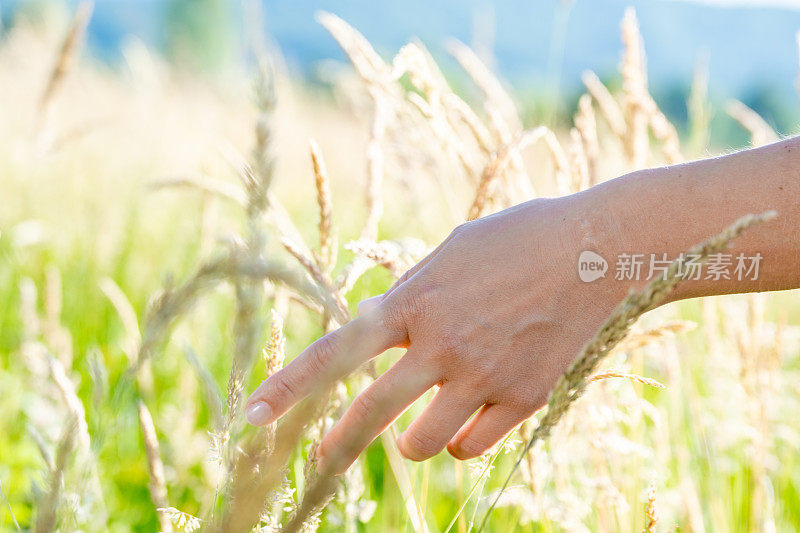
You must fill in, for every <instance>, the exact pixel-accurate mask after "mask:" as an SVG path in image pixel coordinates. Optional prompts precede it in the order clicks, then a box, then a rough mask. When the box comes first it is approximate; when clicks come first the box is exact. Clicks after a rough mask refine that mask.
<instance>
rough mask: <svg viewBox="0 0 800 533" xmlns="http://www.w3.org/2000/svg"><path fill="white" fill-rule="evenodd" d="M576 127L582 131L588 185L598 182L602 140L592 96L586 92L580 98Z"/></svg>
mask: <svg viewBox="0 0 800 533" xmlns="http://www.w3.org/2000/svg"><path fill="white" fill-rule="evenodd" d="M575 128H576V129H577V130H578V132H579V133H580V137H581V143H582V145H583V153H584V155H585V157H586V172H587V174H588V183H587V185H588V186H589V187H591V186H592V185H594V184H596V183H597V160H598V158H599V157H600V142H599V140H598V138H597V119H596V117H595V114H594V108H593V107H592V97H591V96H590V95H589V94H584V95H582V96H581V97H580V98H579V99H578V112H577V113H576V114H575Z"/></svg>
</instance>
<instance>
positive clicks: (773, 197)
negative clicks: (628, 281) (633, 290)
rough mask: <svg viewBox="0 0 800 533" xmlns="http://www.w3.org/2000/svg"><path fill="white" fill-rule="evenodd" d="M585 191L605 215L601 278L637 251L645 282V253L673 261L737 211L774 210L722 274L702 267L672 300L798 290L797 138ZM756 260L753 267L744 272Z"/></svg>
mask: <svg viewBox="0 0 800 533" xmlns="http://www.w3.org/2000/svg"><path fill="white" fill-rule="evenodd" d="M587 192H589V193H590V195H591V196H592V204H593V205H594V206H595V208H596V209H601V210H604V212H605V215H606V217H607V218H606V219H605V220H606V222H605V224H604V227H603V228H602V229H601V230H600V231H601V232H602V233H603V237H602V238H601V239H600V240H601V241H605V243H606V244H605V246H606V248H607V253H609V252H610V253H611V255H612V257H607V260H608V261H609V274H610V276H609V277H610V279H609V280H607V283H613V282H616V283H620V282H621V281H624V280H614V279H613V278H614V277H615V276H614V274H615V271H614V268H615V264H614V263H615V259H616V256H619V255H620V254H630V255H633V254H642V257H641V259H642V260H643V261H644V264H643V265H642V273H641V277H640V279H639V282H640V283H643V282H644V281H646V277H647V275H648V274H649V270H650V268H649V264H648V263H649V260H650V257H651V255H650V254H655V256H656V257H657V258H658V259H660V258H662V256H663V254H665V253H666V254H667V256H668V258H669V259H674V258H676V257H677V256H678V255H679V254H680V253H681V252H682V251H685V250H687V249H688V248H689V247H690V246H692V245H693V244H696V243H698V242H700V241H702V240H704V239H705V238H707V237H709V236H712V235H714V234H717V233H719V232H720V231H721V230H722V229H723V228H725V227H726V226H727V225H729V224H730V223H732V222H733V221H734V220H736V219H737V218H739V217H741V216H744V215H747V214H750V213H753V214H757V213H763V212H765V211H769V210H774V211H775V212H777V215H778V216H777V217H776V218H775V219H774V220H772V221H769V222H766V223H763V224H761V225H759V226H758V227H756V228H753V229H751V230H749V231H747V232H746V233H745V234H744V235H742V236H741V237H740V238H738V239H737V240H736V241H735V242H734V244H733V246H732V247H731V248H730V250H728V251H727V252H726V254H725V255H726V256H727V257H724V258H720V260H721V261H725V260H727V259H730V261H731V263H730V265H728V268H727V275H724V274H714V273H713V272H712V273H710V274H711V275H709V268H708V267H709V265H705V267H704V270H703V271H702V272H701V275H700V279H696V280H695V279H692V280H689V281H686V282H684V283H682V284H681V285H680V286H679V287H678V288H677V289H676V291H675V292H674V294H673V295H672V297H671V299H673V300H677V299H682V298H691V297H696V296H709V295H717V294H730V293H740V292H753V291H771V290H782V289H791V288H796V287H800V231H798V229H800V138H792V139H788V140H785V141H781V142H778V143H775V144H771V145H768V146H764V147H761V148H758V149H752V150H746V151H742V152H738V153H734V154H730V155H726V156H722V157H716V158H712V159H705V160H700V161H695V162H691V163H686V164H682V165H675V166H671V167H662V168H655V169H649V170H644V171H639V172H634V173H631V174H628V175H626V176H623V177H621V178H618V179H615V180H611V181H609V182H606V183H603V184H601V185H598V186H597V187H595V188H593V189H590V191H587ZM740 258H741V259H743V260H744V262H745V264H743V265H740V264H738V260H739V259H740ZM754 261H755V262H758V265H757V272H754V271H753V270H752V269H751V270H750V271H749V272H746V271H745V269H746V268H749V267H752V266H753V262H754ZM737 267H740V269H741V270H739V271H737V270H736V269H737ZM718 270H720V271H724V270H726V269H725V265H723V264H721V263H720V264H718ZM654 275H658V272H656V273H654ZM633 283H634V285H635V284H636V281H634V282H633Z"/></svg>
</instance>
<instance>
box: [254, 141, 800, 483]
mask: <svg viewBox="0 0 800 533" xmlns="http://www.w3.org/2000/svg"><path fill="white" fill-rule="evenodd" d="M767 210H775V211H777V213H778V216H777V218H776V219H774V220H772V221H770V222H767V223H764V224H762V225H760V226H758V227H756V228H755V229H752V230H750V231H748V232H747V233H746V234H745V235H743V236H742V237H741V238H739V239H738V240H737V241H736V242H735V243H734V246H733V247H732V248H731V249H730V251H729V253H731V254H733V255H737V254H739V253H744V254H745V255H747V256H752V255H754V254H756V253H759V254H761V256H762V259H761V263H760V268H759V273H758V278H757V279H756V280H750V279H745V280H743V281H738V280H736V279H735V277H733V276H731V278H732V279H729V280H725V279H721V280H713V279H712V280H705V279H701V280H697V281H686V282H684V283H683V284H681V285H680V286H679V288H678V289H677V290H676V291H674V293H673V294H672V295H671V300H673V301H674V300H679V299H683V298H692V297H697V296H710V295H718V294H730V293H739V292H753V291H772V290H782V289H790V288H797V287H800V267H799V266H798V264H799V263H800V231H798V229H800V138H796V139H788V140H785V141H781V142H779V143H775V144H772V145H769V146H766V147H762V148H758V149H752V150H746V151H743V152H739V153H735V154H731V155H727V156H724V157H718V158H713V159H707V160H701V161H696V162H692V163H686V164H682V165H676V166H672V167H663V168H656V169H650V170H644V171H638V172H634V173H631V174H628V175H626V176H623V177H621V178H618V179H615V180H611V181H608V182H605V183H603V184H600V185H597V186H595V187H592V188H591V189H588V190H586V191H583V192H581V193H578V194H573V195H570V196H565V197H562V198H553V199H537V200H532V201H529V202H526V203H523V204H520V205H517V206H514V207H512V208H509V209H506V210H504V211H501V212H499V213H496V214H494V215H491V216H487V217H484V218H481V219H478V220H475V221H473V222H469V223H467V224H464V225H462V226H460V227H458V228H456V229H455V230H454V231H453V232H452V234H451V235H450V236H449V237H448V238H447V239H446V240H445V241H444V242H443V243H442V244H441V245H440V246H439V247H438V248H437V249H436V250H435V251H434V252H432V253H431V254H430V255H429V256H428V257H426V258H425V259H424V260H423V261H421V262H420V263H419V264H418V265H416V266H415V267H414V268H412V269H411V270H410V271H409V272H408V273H406V274H405V275H404V276H403V277H402V278H401V279H400V280H399V281H398V282H397V283H396V284H395V285H394V286H393V287H392V288H391V289H390V290H389V291H387V292H386V293H385V294H383V295H380V296H377V297H374V298H371V299H369V300H366V301H365V302H362V305H360V306H359V311H360V313H361V316H360V317H359V318H357V319H356V320H353V321H352V322H350V323H348V324H346V325H344V326H343V327H342V328H340V329H338V330H336V331H334V332H332V333H329V334H328V335H326V336H324V337H322V338H321V339H319V340H317V341H316V342H314V343H313V344H312V345H311V346H309V347H308V348H307V349H306V350H304V351H303V352H302V353H301V354H300V355H299V356H297V358H295V359H294V360H293V361H292V362H291V363H289V364H288V365H287V366H286V367H285V368H284V369H282V370H281V371H279V372H277V373H276V374H275V375H273V376H271V377H270V378H269V379H267V380H266V381H264V382H263V383H262V384H261V385H260V386H259V387H258V389H256V391H255V392H253V394H252V395H251V396H250V398H249V399H248V401H247V405H246V415H247V419H248V421H249V422H250V423H252V424H255V425H264V424H268V423H271V422H274V421H275V420H277V419H278V418H279V417H281V416H282V415H283V414H284V413H286V412H287V411H288V410H289V409H290V408H291V407H292V406H293V405H294V404H296V403H297V402H298V401H300V400H302V399H303V398H304V397H305V396H307V395H308V394H309V393H311V392H312V391H313V390H314V389H316V388H318V387H319V385H320V383H325V382H328V383H330V382H332V381H334V380H336V379H340V378H342V377H343V376H345V375H347V374H348V373H350V372H352V371H353V370H355V369H356V368H358V367H359V366H360V365H361V364H363V363H364V362H366V361H368V360H370V359H372V358H374V357H376V356H378V355H380V354H381V353H382V352H384V351H385V350H387V349H389V348H391V347H404V348H406V349H407V351H406V353H405V355H404V356H403V357H402V358H401V359H400V360H399V361H398V362H397V363H396V364H395V365H394V366H393V367H391V368H390V369H389V370H387V371H386V372H385V373H384V374H382V375H381V376H380V377H379V378H378V379H377V380H376V381H375V382H374V383H372V384H371V385H370V386H369V387H367V388H366V389H365V390H364V391H363V392H362V393H361V394H359V395H358V397H356V399H355V400H354V401H353V403H352V405H351V406H350V408H349V409H348V410H347V412H346V413H345V414H344V416H343V417H342V418H341V420H339V422H338V423H337V424H336V426H335V427H334V428H333V429H331V431H330V432H329V433H328V434H327V435H326V436H325V437H324V439H323V440H322V441H321V442H320V445H319V448H318V452H317V453H318V458H319V460H320V466H321V468H324V469H326V470H327V471H330V472H333V473H340V472H343V471H344V470H346V469H347V467H348V466H349V465H350V464H352V462H353V461H354V460H355V459H356V457H357V456H358V454H359V453H360V452H361V451H362V450H363V449H364V448H365V447H366V446H367V445H368V444H369V443H370V442H371V441H372V440H373V439H375V437H377V436H378V435H379V434H380V433H381V432H382V431H383V430H385V429H386V428H387V427H388V426H389V425H390V424H391V423H392V422H393V421H394V420H395V419H396V418H397V417H398V416H399V415H400V414H401V413H402V412H403V411H404V410H405V409H406V408H407V407H408V406H409V405H411V404H412V403H413V402H414V401H415V400H416V399H417V398H419V397H420V396H421V395H422V394H423V393H425V392H426V391H427V390H429V389H430V388H432V387H433V386H435V385H439V387H440V388H439V390H438V391H437V392H436V394H435V396H434V397H433V399H432V400H431V402H430V403H429V404H428V405H427V406H426V407H425V409H424V411H423V412H422V414H420V415H419V417H417V419H416V420H414V421H413V422H412V423H411V424H410V425H409V427H408V428H407V429H406V430H405V431H404V432H403V433H402V434H401V435H400V437H399V440H398V446H399V448H400V451H401V453H402V454H403V455H404V456H405V457H407V458H408V459H412V460H416V461H421V460H425V459H428V458H430V457H432V456H434V455H436V454H438V453H439V452H441V451H442V450H443V449H444V448H445V447H446V448H447V450H448V451H449V452H450V454H451V455H453V456H454V457H456V458H458V459H469V458H473V457H477V456H479V455H482V454H483V453H485V452H487V451H488V450H489V449H490V448H491V447H492V445H494V444H495V443H496V442H498V441H499V440H500V439H502V438H503V437H504V436H505V435H506V434H508V432H510V431H511V430H512V429H513V428H514V427H516V426H517V425H518V424H519V423H521V422H522V421H523V420H525V419H526V418H528V417H530V416H531V415H532V414H533V413H534V412H536V410H538V409H539V408H541V407H542V406H543V405H544V403H545V401H546V398H547V395H548V393H549V391H550V390H551V388H552V386H553V385H554V384H555V382H556V380H557V379H558V377H559V376H560V375H561V374H562V373H563V372H564V371H565V370H566V368H567V367H568V366H569V364H570V363H571V362H572V360H573V358H574V357H575V355H576V354H577V353H578V352H579V350H580V349H581V347H582V346H583V345H584V344H585V343H586V341H588V340H589V339H590V338H591V337H592V335H593V334H594V333H595V331H596V330H597V329H598V327H599V326H600V324H601V323H602V321H603V319H604V318H605V317H606V316H608V314H610V312H611V311H612V310H613V309H614V307H616V305H617V304H618V303H619V302H620V301H621V300H622V298H624V296H625V295H626V294H627V293H628V291H629V290H630V289H631V287H632V286H638V285H642V284H644V283H645V282H646V277H647V268H646V267H645V268H643V277H642V278H641V279H640V280H638V281H623V280H616V279H614V277H615V276H614V272H613V268H614V267H613V264H614V258H616V257H617V255H618V254H620V253H642V254H650V253H656V254H658V255H659V256H660V255H661V254H662V253H666V254H668V257H669V258H671V259H674V258H675V257H677V255H678V254H679V253H680V252H682V251H684V250H686V249H687V248H689V247H690V246H691V245H693V244H695V243H697V242H700V241H702V240H703V239H705V238H706V237H709V236H711V235H714V234H716V233H718V232H719V231H721V230H722V229H723V228H725V227H726V226H727V225H728V224H730V223H732V222H733V221H734V220H736V219H737V218H739V217H741V216H743V215H746V214H749V213H762V212H764V211H767ZM583 250H593V251H595V252H598V253H600V254H601V255H602V256H603V257H605V258H607V259H608V260H609V263H610V265H611V266H610V269H611V271H610V272H609V273H608V274H607V275H606V276H605V277H604V278H601V279H598V280H596V281H593V282H590V283H585V282H582V281H581V280H580V279H579V277H578V273H577V260H578V256H579V255H580V253H581V252H582V251H583ZM654 275H657V273H656V274H654ZM473 414H474V415H475V416H473Z"/></svg>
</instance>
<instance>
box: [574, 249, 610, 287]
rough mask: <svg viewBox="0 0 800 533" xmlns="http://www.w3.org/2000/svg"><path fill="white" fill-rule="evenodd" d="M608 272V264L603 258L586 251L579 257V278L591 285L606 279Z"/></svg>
mask: <svg viewBox="0 0 800 533" xmlns="http://www.w3.org/2000/svg"><path fill="white" fill-rule="evenodd" d="M607 270H608V262H607V261H606V260H605V259H603V256H602V255H600V254H598V253H595V252H593V251H591V250H584V251H583V252H581V255H580V257H578V277H580V278H581V281H585V282H586V283H589V282H591V281H594V280H596V279H599V278H604V277H605V275H606V271H607Z"/></svg>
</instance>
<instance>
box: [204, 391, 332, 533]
mask: <svg viewBox="0 0 800 533" xmlns="http://www.w3.org/2000/svg"><path fill="white" fill-rule="evenodd" d="M329 397H330V390H327V389H326V390H325V391H318V392H317V394H315V395H313V396H311V397H309V398H307V399H306V400H304V401H303V402H302V403H300V405H298V406H297V407H295V408H294V409H293V410H292V411H291V412H290V413H289V414H288V415H287V416H286V417H285V419H284V421H283V422H282V423H281V424H280V425H278V428H277V430H276V433H275V440H274V447H273V448H272V449H268V447H267V438H268V437H267V433H266V430H264V429H261V430H258V431H256V432H254V433H253V434H251V436H250V438H249V439H248V440H247V441H246V442H244V443H242V444H241V446H240V449H239V450H237V453H236V458H235V460H234V464H233V469H232V475H231V477H230V479H231V480H232V482H231V487H230V489H229V493H230V505H229V506H228V509H227V510H226V511H225V513H224V514H223V515H220V516H219V517H218V518H217V520H216V521H215V522H214V523H213V524H211V525H210V531H215V532H220V533H227V532H230V533H239V532H241V531H250V529H251V528H252V527H253V526H254V525H255V524H256V523H257V522H258V519H259V517H260V516H261V513H262V511H263V507H264V504H265V502H266V501H267V495H268V493H269V492H270V491H271V490H272V489H273V488H274V487H275V486H276V485H277V484H278V483H280V481H281V479H282V478H283V475H284V473H283V467H284V465H285V464H286V461H287V460H288V459H289V456H290V455H291V453H292V450H293V449H294V448H295V446H296V445H297V442H298V440H299V439H300V436H301V435H302V433H303V430H304V429H305V427H306V425H307V424H309V423H310V422H312V421H314V420H316V417H317V415H318V413H319V410H320V409H321V408H322V407H323V406H324V405H325V403H326V402H327V399H328V398H329Z"/></svg>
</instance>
